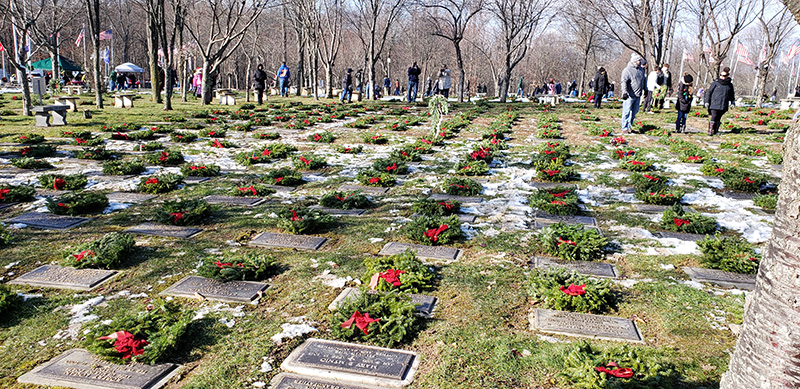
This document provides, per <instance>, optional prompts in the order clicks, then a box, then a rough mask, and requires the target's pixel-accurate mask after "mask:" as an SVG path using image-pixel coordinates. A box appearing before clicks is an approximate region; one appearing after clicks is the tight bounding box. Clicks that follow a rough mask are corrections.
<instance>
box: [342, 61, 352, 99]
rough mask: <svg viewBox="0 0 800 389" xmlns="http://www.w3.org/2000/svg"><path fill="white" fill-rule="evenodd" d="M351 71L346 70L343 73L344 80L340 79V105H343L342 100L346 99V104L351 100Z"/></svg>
mask: <svg viewBox="0 0 800 389" xmlns="http://www.w3.org/2000/svg"><path fill="white" fill-rule="evenodd" d="M352 73H353V69H350V68H347V71H346V72H345V73H344V78H343V79H342V98H341V99H340V100H341V101H342V104H344V99H345V97H347V102H348V103H349V102H350V100H351V99H352V98H353V75H352Z"/></svg>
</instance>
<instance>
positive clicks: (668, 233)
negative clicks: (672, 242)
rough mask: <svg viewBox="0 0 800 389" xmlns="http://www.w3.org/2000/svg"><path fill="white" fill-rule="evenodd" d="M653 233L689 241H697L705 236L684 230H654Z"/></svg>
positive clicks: (662, 236)
mask: <svg viewBox="0 0 800 389" xmlns="http://www.w3.org/2000/svg"><path fill="white" fill-rule="evenodd" d="M653 235H654V236H657V237H659V238H670V239H680V240H686V241H690V242H698V241H701V240H703V238H705V237H706V236H705V235H699V234H689V233H686V232H673V231H661V232H656V233H654V234H653Z"/></svg>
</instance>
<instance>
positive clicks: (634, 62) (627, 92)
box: [620, 53, 647, 134]
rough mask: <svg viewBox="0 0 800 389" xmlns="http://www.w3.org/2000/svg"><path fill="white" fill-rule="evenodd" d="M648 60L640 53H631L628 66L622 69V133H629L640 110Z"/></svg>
mask: <svg viewBox="0 0 800 389" xmlns="http://www.w3.org/2000/svg"><path fill="white" fill-rule="evenodd" d="M646 65H647V61H646V60H645V59H644V58H642V57H641V56H640V55H639V54H636V53H633V54H631V60H630V61H629V62H628V66H626V67H625V69H623V70H622V80H621V82H620V85H621V88H622V120H621V124H622V133H623V134H629V133H630V132H631V126H632V125H633V121H634V120H635V119H636V113H637V112H639V102H640V101H641V98H642V92H643V90H644V89H645V76H644V74H645V73H644V72H645V70H644V69H645V66H646Z"/></svg>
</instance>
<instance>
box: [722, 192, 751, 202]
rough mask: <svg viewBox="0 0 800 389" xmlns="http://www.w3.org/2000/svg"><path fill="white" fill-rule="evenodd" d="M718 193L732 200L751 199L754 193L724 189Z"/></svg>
mask: <svg viewBox="0 0 800 389" xmlns="http://www.w3.org/2000/svg"><path fill="white" fill-rule="evenodd" d="M720 194H721V195H722V196H724V197H727V198H729V199H734V200H752V199H753V197H755V193H747V192H734V191H724V192H722V193H720Z"/></svg>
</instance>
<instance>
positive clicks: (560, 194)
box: [547, 190, 569, 198]
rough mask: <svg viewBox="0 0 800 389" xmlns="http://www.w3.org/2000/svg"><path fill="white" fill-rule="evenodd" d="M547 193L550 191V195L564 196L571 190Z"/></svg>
mask: <svg viewBox="0 0 800 389" xmlns="http://www.w3.org/2000/svg"><path fill="white" fill-rule="evenodd" d="M547 193H550V195H551V196H553V197H558V198H562V197H564V196H566V195H567V193H569V191H568V190H565V191H563V192H559V193H553V192H547Z"/></svg>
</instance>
